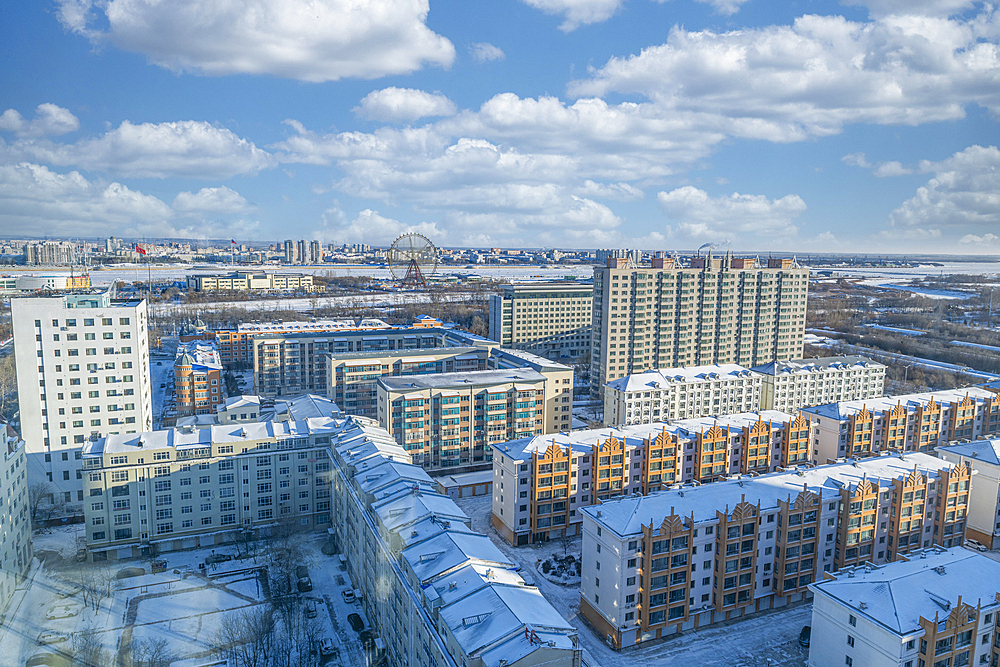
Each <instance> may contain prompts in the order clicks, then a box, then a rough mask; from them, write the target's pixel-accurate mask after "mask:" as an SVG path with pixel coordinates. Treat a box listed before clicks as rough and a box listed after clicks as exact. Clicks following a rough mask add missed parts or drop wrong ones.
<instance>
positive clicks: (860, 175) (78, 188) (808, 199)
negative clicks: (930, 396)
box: [0, 0, 1000, 255]
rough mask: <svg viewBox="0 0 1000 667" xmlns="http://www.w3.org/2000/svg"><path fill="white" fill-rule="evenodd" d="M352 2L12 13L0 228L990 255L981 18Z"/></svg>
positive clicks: (937, 4) (705, 6) (945, 5)
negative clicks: (410, 235)
mask: <svg viewBox="0 0 1000 667" xmlns="http://www.w3.org/2000/svg"><path fill="white" fill-rule="evenodd" d="M346 4H347V3H344V2H342V1H341V0H322V1H319V2H310V3H306V2H305V0H263V1H261V2H255V3H252V5H253V7H254V8H255V11H253V12H251V11H250V6H251V3H250V2H248V1H247V2H242V1H241V2H235V3H227V4H225V5H217V4H216V3H207V2H203V0H182V1H180V2H178V3H171V4H170V8H169V11H168V10H167V5H165V4H163V3H153V2H134V3H123V2H121V0H114V1H112V2H108V3H93V2H92V1H91V0H57V2H56V3H54V5H38V4H37V3H19V4H14V5H12V6H10V7H8V8H7V10H6V12H5V18H6V19H7V20H6V21H4V22H3V24H2V25H0V41H2V43H4V44H5V47H6V48H5V49H4V50H3V52H2V53H3V56H2V58H3V60H2V62H3V65H4V70H5V85H4V95H3V96H2V97H0V236H2V235H12V234H16V233H22V232H23V233H30V234H32V235H39V236H51V237H63V238H71V237H73V236H76V235H81V233H82V234H86V235H87V236H92V237H98V238H99V237H104V236H109V235H116V236H119V237H126V238H133V237H138V238H146V237H152V236H153V235H155V236H156V237H173V238H191V239H203V238H218V239H230V238H233V239H236V240H237V241H239V242H240V243H244V242H261V241H265V242H266V241H268V240H272V239H273V240H278V239H283V238H295V239H300V238H305V239H307V240H318V241H320V242H322V243H324V244H325V243H337V244H343V243H367V244H371V245H376V246H378V245H381V246H384V245H387V244H388V243H391V241H392V239H393V238H394V237H395V236H397V235H399V234H400V233H403V232H406V231H417V232H421V233H424V234H426V235H428V236H429V237H430V238H432V239H433V241H434V242H435V244H437V245H439V246H440V247H491V246H496V247H507V248H518V247H525V248H539V247H543V248H566V249H573V248H600V247H621V248H642V249H666V250H672V249H681V248H690V249H694V248H697V247H698V246H700V245H701V244H703V243H716V244H718V245H719V247H720V248H722V249H725V248H727V247H728V248H732V249H733V250H734V251H739V252H751V251H748V250H745V249H747V248H765V249H768V250H771V251H776V252H777V251H782V252H798V253H808V252H813V253H815V252H848V253H858V252H862V253H868V254H913V253H935V254H937V253H953V254H963V255H969V254H1000V233H998V232H997V225H998V224H1000V169H998V167H1000V149H998V148H997V144H998V141H997V139H996V137H997V136H1000V133H998V132H997V129H998V128H997V122H996V118H997V112H998V111H1000V89H998V87H997V85H996V80H997V76H998V73H1000V55H998V54H1000V44H998V38H1000V27H998V25H1000V13H998V10H997V9H996V8H994V7H993V6H990V5H987V4H984V3H981V2H976V1H974V0H912V1H911V2H905V3H904V2H899V1H898V0H846V1H845V2H843V3H839V2H833V1H830V0H811V1H810V2H807V3H798V2H789V1H787V0H785V1H783V2H763V1H762V0H752V1H751V0H696V1H694V2H692V1H691V0H672V1H671V2H664V1H662V0H660V1H657V2H647V1H646V0H633V2H630V3H626V2H624V0H481V1H480V2H477V3H475V5H474V6H470V5H468V4H467V3H460V2H457V1H456V0H435V1H434V2H433V3H431V2H430V0H367V1H366V2H356V3H351V6H352V8H353V9H352V10H351V12H350V13H348V10H347V9H346ZM306 12H309V13H306ZM386 17H391V19H387V18H386ZM271 242H273V241H271Z"/></svg>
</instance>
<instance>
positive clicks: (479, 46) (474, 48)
mask: <svg viewBox="0 0 1000 667" xmlns="http://www.w3.org/2000/svg"><path fill="white" fill-rule="evenodd" d="M469 53H471V54H472V57H473V58H474V59H475V60H478V61H479V62H481V63H486V62H492V61H495V60H503V59H504V58H506V57H507V54H506V53H504V52H503V49H501V48H500V47H499V46H493V45H492V44H490V43H489V42H477V43H476V44H470V45H469Z"/></svg>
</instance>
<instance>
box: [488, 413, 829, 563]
mask: <svg viewBox="0 0 1000 667" xmlns="http://www.w3.org/2000/svg"><path fill="white" fill-rule="evenodd" d="M809 434H810V424H809V421H808V420H807V419H803V418H801V417H796V416H795V415H790V414H786V413H781V412H774V411H763V412H760V413H742V414H735V415H726V416H724V417H720V418H718V419H714V418H702V419H692V420H681V421H677V422H674V423H672V424H664V423H660V424H641V425H635V426H624V427H621V428H602V429H592V430H584V431H574V432H572V433H559V434H555V435H543V436H535V437H532V438H522V439H520V440H514V441H511V442H507V443H504V444H502V445H494V446H493V526H494V527H495V528H496V530H497V532H498V533H499V534H500V535H501V536H502V537H503V538H504V539H505V540H507V541H508V542H510V543H511V544H514V545H523V544H528V543H529V542H530V543H535V542H544V541H546V540H550V539H556V538H560V537H564V536H567V535H579V534H580V529H581V525H582V521H583V517H582V515H580V514H579V512H578V511H577V510H579V509H581V508H583V507H586V506H588V505H593V504H596V503H598V502H603V501H606V500H609V499H613V498H615V497H619V496H630V495H648V494H650V493H654V492H656V491H661V490H663V489H668V488H671V487H679V486H680V485H683V484H689V483H698V484H703V483H707V482H712V481H716V480H719V479H725V478H726V477H730V476H739V475H741V474H745V475H757V474H766V473H769V472H774V471H777V470H781V469H783V468H794V467H795V466H797V465H801V464H802V463H803V462H805V461H807V459H808V456H809V447H810V444H809ZM505 487H506V488H505Z"/></svg>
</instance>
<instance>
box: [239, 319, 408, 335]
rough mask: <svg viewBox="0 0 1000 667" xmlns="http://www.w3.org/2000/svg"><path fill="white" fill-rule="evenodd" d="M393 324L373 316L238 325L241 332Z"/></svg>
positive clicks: (353, 328)
mask: <svg viewBox="0 0 1000 667" xmlns="http://www.w3.org/2000/svg"><path fill="white" fill-rule="evenodd" d="M392 328H394V327H393V326H392V325H391V324H387V323H386V322H383V321H382V320H379V319H375V318H372V317H366V318H364V319H360V320H358V321H357V322H355V321H354V320H351V319H343V320H313V321H311V322H294V321H291V322H245V323H242V324H240V325H239V327H237V331H239V332H240V333H269V332H273V333H286V332H296V331H303V332H311V331H359V330H364V329H392Z"/></svg>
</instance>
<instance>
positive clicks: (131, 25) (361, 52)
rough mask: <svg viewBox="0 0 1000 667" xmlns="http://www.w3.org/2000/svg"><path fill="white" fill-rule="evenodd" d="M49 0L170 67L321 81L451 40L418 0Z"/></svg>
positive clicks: (379, 67)
mask: <svg viewBox="0 0 1000 667" xmlns="http://www.w3.org/2000/svg"><path fill="white" fill-rule="evenodd" d="M57 1H58V4H59V8H58V17H59V20H60V21H61V22H62V24H63V26H65V27H66V28H67V29H69V30H72V31H74V32H76V33H78V34H81V35H83V36H85V37H87V38H88V39H90V40H91V41H92V42H94V43H95V44H105V43H109V44H112V45H114V46H116V47H118V48H120V49H123V50H126V51H132V52H135V53H141V54H143V55H145V56H146V57H147V58H148V59H149V61H150V62H152V63H154V64H156V65H159V66H161V67H165V68H167V69H169V70H171V71H174V72H192V73H198V74H206V75H226V74H267V75H272V76H278V77H285V78H291V79H299V80H302V81H310V82H322V81H335V80H338V79H343V78H361V79H372V78H377V77H382V76H386V75H392V74H408V73H410V72H413V71H416V70H419V69H421V68H422V67H424V66H425V65H439V66H443V67H448V66H450V65H451V63H452V61H453V60H454V58H455V47H454V46H453V45H452V43H451V42H450V41H448V40H447V39H446V38H444V37H442V36H441V35H438V34H436V33H435V32H433V31H432V30H431V29H430V28H428V27H427V24H426V19H427V13H428V11H429V1H428V0H232V1H230V2H214V1H212V0H176V1H174V2H158V1H157V0H109V1H107V2H95V1H94V0H57ZM97 14H103V16H101V17H99V18H98V17H97ZM105 23H106V28H98V27H95V26H96V25H97V24H105Z"/></svg>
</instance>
